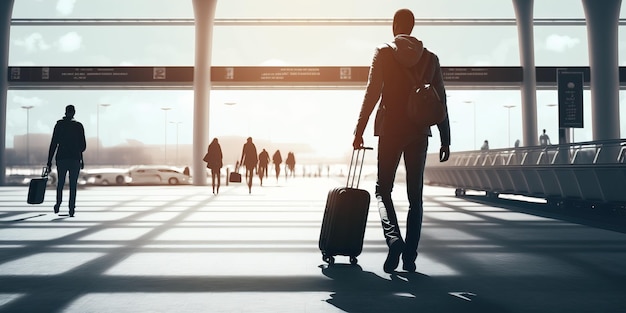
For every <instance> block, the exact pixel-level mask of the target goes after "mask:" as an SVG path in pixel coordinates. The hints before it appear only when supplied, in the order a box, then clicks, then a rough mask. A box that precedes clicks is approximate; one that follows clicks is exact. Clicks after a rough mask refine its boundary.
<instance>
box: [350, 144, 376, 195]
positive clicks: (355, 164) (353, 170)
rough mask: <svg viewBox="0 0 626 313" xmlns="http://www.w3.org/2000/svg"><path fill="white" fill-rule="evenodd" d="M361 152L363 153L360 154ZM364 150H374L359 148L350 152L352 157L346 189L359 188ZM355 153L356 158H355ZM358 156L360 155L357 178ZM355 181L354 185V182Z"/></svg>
mask: <svg viewBox="0 0 626 313" xmlns="http://www.w3.org/2000/svg"><path fill="white" fill-rule="evenodd" d="M361 150H362V151H363V153H361ZM365 150H374V148H372V147H360V148H358V149H354V150H352V157H350V168H349V169H348V180H347V181H346V187H350V188H359V183H360V182H361V173H362V172H363V163H364V161H365ZM355 152H356V158H355V157H354V156H355ZM359 154H361V166H360V169H359V174H358V176H357V173H356V172H357V168H359ZM355 180H356V184H355V183H354V181H355Z"/></svg>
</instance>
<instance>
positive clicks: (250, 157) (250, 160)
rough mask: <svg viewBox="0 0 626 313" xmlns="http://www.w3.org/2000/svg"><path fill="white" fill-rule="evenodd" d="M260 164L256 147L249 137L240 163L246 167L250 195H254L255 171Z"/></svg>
mask: <svg viewBox="0 0 626 313" xmlns="http://www.w3.org/2000/svg"><path fill="white" fill-rule="evenodd" d="M258 162H259V159H258V155H257V152H256V146H255V145H254V143H253V142H252V137H248V139H247V140H246V143H245V144H244V145H243V150H242V151H241V161H240V162H239V163H240V164H242V165H244V166H245V167H246V182H247V183H248V192H249V193H252V177H253V176H254V169H255V168H256V165H257V163H258Z"/></svg>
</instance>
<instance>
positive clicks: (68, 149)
mask: <svg viewBox="0 0 626 313" xmlns="http://www.w3.org/2000/svg"><path fill="white" fill-rule="evenodd" d="M74 114H76V109H75V108H74V106H73V105H71V104H70V105H68V106H66V107H65V116H64V117H63V118H62V119H60V120H58V121H57V123H56V125H55V126H54V132H53V133H52V140H51V142H50V149H49V150H48V163H47V166H48V172H50V168H51V167H52V157H53V156H54V155H55V152H56V165H57V172H58V175H59V179H58V181H57V199H56V204H55V205H54V213H59V208H60V207H61V203H62V202H63V186H64V185H65V176H66V175H67V174H68V172H69V176H70V177H69V179H70V202H69V205H68V207H69V213H70V216H71V217H73V216H74V212H75V209H76V187H77V184H78V175H79V174H80V170H81V169H82V168H84V166H85V164H84V163H83V152H84V151H85V149H86V148H87V143H86V141H85V129H84V128H83V124H81V123H80V122H78V121H75V120H74Z"/></svg>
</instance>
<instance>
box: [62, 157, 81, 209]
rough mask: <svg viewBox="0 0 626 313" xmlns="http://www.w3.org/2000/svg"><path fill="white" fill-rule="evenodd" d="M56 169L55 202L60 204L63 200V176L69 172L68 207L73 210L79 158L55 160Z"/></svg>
mask: <svg viewBox="0 0 626 313" xmlns="http://www.w3.org/2000/svg"><path fill="white" fill-rule="evenodd" d="M57 171H58V174H59V181H58V182H57V203H56V206H57V207H58V206H60V205H61V202H63V187H64V185H65V176H67V173H68V172H69V174H70V175H69V176H70V177H69V178H70V203H69V205H68V207H69V208H70V210H74V208H75V207H76V186H77V185H78V174H79V173H80V160H57Z"/></svg>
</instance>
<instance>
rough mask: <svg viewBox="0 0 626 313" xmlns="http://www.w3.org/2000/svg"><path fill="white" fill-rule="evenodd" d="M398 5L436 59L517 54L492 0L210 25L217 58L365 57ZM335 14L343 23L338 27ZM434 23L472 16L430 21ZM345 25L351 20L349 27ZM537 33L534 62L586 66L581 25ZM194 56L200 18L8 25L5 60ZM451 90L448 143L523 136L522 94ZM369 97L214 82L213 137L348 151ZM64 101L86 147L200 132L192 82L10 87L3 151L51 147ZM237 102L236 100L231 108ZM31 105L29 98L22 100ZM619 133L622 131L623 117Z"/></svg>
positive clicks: (544, 4)
mask: <svg viewBox="0 0 626 313" xmlns="http://www.w3.org/2000/svg"><path fill="white" fill-rule="evenodd" d="M398 7H407V8H410V9H412V10H413V11H414V12H415V15H416V18H417V19H418V20H420V21H421V22H420V23H418V25H417V26H416V27H415V29H414V32H413V35H415V36H416V37H418V38H420V39H421V40H423V41H424V43H425V45H426V46H427V47H428V48H429V49H431V50H432V51H434V52H436V53H437V54H438V56H439V58H440V60H441V62H442V66H519V64H520V61H519V60H520V56H519V44H518V39H517V28H516V26H515V25H514V24H510V23H511V22H514V17H515V16H514V10H513V6H512V3H511V1H500V0H489V1H487V0H484V1H480V5H476V4H474V2H469V1H468V2H467V3H466V2H465V1H463V2H458V1H452V0H449V1H438V2H436V3H432V2H428V4H427V3H426V2H425V1H398V2H393V3H387V2H384V1H380V2H378V1H377V2H374V1H371V2H369V1H366V2H363V1H352V0H350V1H341V2H340V3H338V2H337V1H327V0H323V1H317V2H310V3H308V2H307V3H305V2H302V3H300V2H299V3H298V4H297V5H295V4H294V2H293V1H287V0H273V1H250V0H248V1H244V0H238V1H235V0H229V1H218V4H217V11H216V19H218V20H222V21H224V20H227V19H230V20H231V21H233V20H239V19H246V20H247V21H248V22H249V23H248V24H246V25H224V24H222V25H220V24H218V25H216V26H215V28H214V36H213V51H212V64H213V65H215V66H368V65H369V64H370V62H371V58H372V54H373V51H374V47H376V46H378V45H380V44H382V43H384V42H386V41H389V40H391V39H392V38H391V27H390V25H389V24H388V23H385V22H384V21H385V20H387V21H389V20H390V19H391V17H392V16H393V12H394V11H395V10H396V9H397V8H398ZM328 8H332V9H328ZM486 8H488V9H486ZM555 8H561V9H559V10H556V9H555ZM534 14H535V18H537V19H555V20H557V19H575V20H582V19H584V13H583V9H582V3H581V2H580V1H569V0H559V1H553V0H551V1H535V13H534ZM191 18H193V11H192V2H191V0H189V1H178V0H176V1H175V0H168V1H166V0H159V1H157V0H144V1H142V0H133V1H129V0H98V1H96V0H90V1H88V2H87V1H83V2H74V1H58V2H57V1H54V2H52V1H36V0H16V1H15V6H14V19H26V20H29V19H58V20H74V19H191ZM251 19H258V21H259V23H258V24H257V25H254V23H253V22H254V21H253V20H251ZM267 19H278V20H279V21H283V22H284V21H285V20H289V19H328V21H329V25H302V26H294V25H290V24H288V23H287V25H283V26H280V25H268V24H263V23H262V21H263V20H267ZM337 19H340V20H342V21H345V23H344V24H342V25H335V24H333V23H334V22H333V21H336V20H337ZM363 19H368V20H371V21H377V22H376V23H374V22H372V23H371V25H368V26H364V25H361V24H358V23H357V22H358V21H362V20H363ZM429 19H449V20H450V21H462V20H465V21H469V22H467V23H466V24H463V25H451V24H450V23H447V24H443V25H428V22H429ZM477 19H491V20H493V22H494V25H482V23H481V24H478V23H477V24H472V22H471V21H476V20H477ZM381 20H382V22H381ZM350 21H352V22H354V23H357V24H356V25H351V24H350ZM503 21H504V22H503ZM507 21H508V22H507ZM507 23H509V24H507ZM503 24H504V25H503ZM534 32H535V33H534V36H535V62H536V65H537V66H563V67H567V66H588V63H589V61H588V60H589V58H588V49H587V35H586V28H585V26H584V25H574V26H563V25H557V24H555V25H552V26H545V25H541V26H535V28H534ZM622 33H623V32H620V60H624V59H625V58H624V56H623V54H624V52H623V51H622V50H623V49H621V47H622V45H623V44H622V42H626V40H623V39H622V38H624V35H622ZM193 62H194V28H193V26H192V25H172V26H164V25H144V26H139V25H131V26H129V25H124V26H117V25H113V26H93V25H89V26H81V25H65V26H63V25H59V26H32V25H30V26H29V25H24V26H13V27H12V29H11V46H10V55H9V65H10V66H192V65H193ZM621 63H623V61H621V62H620V64H621ZM448 93H449V98H448V102H449V108H450V119H451V127H452V146H451V149H452V150H453V151H461V150H472V149H477V148H479V147H480V144H481V143H482V142H483V140H485V139H488V140H489V142H490V146H491V147H493V148H501V147H508V146H512V145H513V142H514V141H515V139H521V136H522V120H521V108H520V106H521V96H520V92H519V90H493V89H490V88H488V87H477V88H476V89H472V90H467V89H462V90H460V89H454V88H451V87H450V88H449V90H448ZM362 97H363V89H362V88H360V89H347V90H282V89H274V88H268V89H267V90H238V89H237V88H236V87H233V88H231V89H226V90H213V91H212V92H211V100H210V101H211V103H210V116H209V120H210V124H209V125H210V135H209V136H210V137H211V138H212V137H223V136H243V137H247V136H253V137H255V138H258V139H260V140H261V139H262V140H265V141H267V142H268V143H271V144H272V145H275V146H280V145H288V144H293V143H294V142H303V143H306V144H308V145H309V146H310V148H311V149H310V150H311V151H315V152H312V153H314V154H315V153H317V154H319V155H321V156H325V155H327V156H330V155H333V156H334V155H338V154H343V153H344V152H345V151H346V150H349V147H350V143H351V140H352V131H353V128H354V125H355V122H356V118H357V114H358V110H359V108H360V104H361V101H362ZM590 101H591V100H590V93H589V91H585V128H583V129H577V130H576V131H575V135H574V136H575V139H576V140H577V141H584V140H591V139H592V135H591V119H590V118H591V102H590ZM556 102H557V95H556V90H539V91H538V92H537V106H538V107H537V114H538V116H537V125H538V128H539V132H541V129H544V128H545V129H547V132H548V134H549V135H551V136H552V138H554V140H556V138H557V137H558V121H557V109H556V107H554V106H551V104H555V103H556ZM69 103H73V104H75V105H76V106H77V114H76V118H77V119H78V120H80V121H82V122H83V123H84V124H85V128H86V135H87V137H88V138H89V139H88V140H90V143H91V144H90V146H92V147H93V145H100V147H103V148H107V147H115V146H119V145H126V144H129V143H133V144H143V145H148V146H159V145H163V144H164V143H165V144H169V145H170V146H168V147H166V149H172V151H173V149H174V147H172V146H171V145H172V144H174V143H177V144H176V145H177V146H178V145H181V146H184V145H186V146H189V145H191V142H192V124H193V122H192V121H193V118H192V114H193V93H192V91H190V90H106V89H103V88H98V89H95V90H17V89H12V90H10V91H9V97H8V104H7V121H8V123H7V138H6V139H7V140H6V142H7V149H9V150H10V149H13V150H14V151H13V152H11V153H15V155H16V156H17V155H19V150H21V149H23V146H24V145H25V142H26V140H25V137H29V138H30V139H29V140H28V142H29V145H36V144H37V143H36V142H38V141H37V140H39V141H40V143H39V144H42V145H44V146H45V145H47V141H48V140H49V136H50V134H51V132H52V128H53V127H54V123H55V121H56V120H57V119H58V118H60V117H61V116H62V114H63V108H64V106H65V105H67V104H69ZM233 103H235V104H236V105H227V104H233ZM102 104H106V105H105V106H102ZM28 106H33V108H32V109H24V108H23V107H28ZM506 106H512V107H510V108H507V107H506ZM163 108H171V110H167V111H165V110H162V109H163ZM27 111H28V112H27ZM625 111H626V108H624V107H623V105H621V112H622V113H621V116H622V120H624V119H625V118H626V114H625V113H624V112H625ZM433 129H434V130H435V128H433ZM621 132H622V134H623V133H625V132H626V126H624V123H622V129H621ZM367 133H368V134H371V131H370V132H367ZM25 135H27V136H25ZM437 136H438V135H437V133H436V130H435V134H434V137H433V140H432V141H431V144H430V149H431V151H437V150H438V146H439V140H438V137H437ZM34 138H35V139H34ZM36 138H39V139H36ZM374 140H375V137H373V136H372V137H367V138H366V143H367V142H368V141H369V142H370V143H371V144H372V145H373V144H375V141H374ZM46 148H47V147H43V148H41V149H43V150H42V151H44V150H45V149H46ZM32 149H34V148H31V150H32ZM176 149H178V148H176ZM190 158H191V156H189V158H188V159H190ZM16 159H19V158H16ZM37 161H38V162H41V161H39V160H37ZM9 162H10V160H9ZM181 162H182V161H181ZM9 165H10V164H9Z"/></svg>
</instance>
